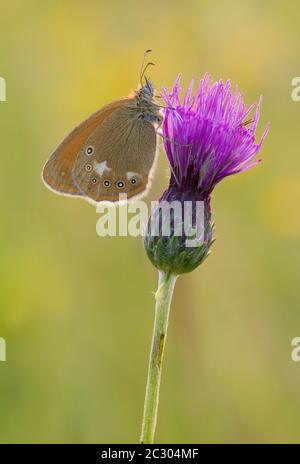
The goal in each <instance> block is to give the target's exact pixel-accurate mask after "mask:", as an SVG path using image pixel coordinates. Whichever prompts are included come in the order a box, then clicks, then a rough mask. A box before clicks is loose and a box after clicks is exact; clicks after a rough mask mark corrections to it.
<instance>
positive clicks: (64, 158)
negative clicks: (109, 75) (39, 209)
mask: <svg viewBox="0 0 300 464" xmlns="http://www.w3.org/2000/svg"><path fill="white" fill-rule="evenodd" d="M127 101H128V98H127V97H124V98H120V99H119V100H115V101H114V102H112V103H109V104H108V105H105V106H104V107H102V108H101V109H100V110H98V111H97V112H96V113H94V114H92V115H91V116H90V117H89V118H88V119H86V120H85V121H83V122H82V123H81V124H79V126H77V127H75V129H73V130H72V132H71V133H70V134H69V135H68V136H67V137H66V138H65V139H64V140H63V141H62V143H61V144H60V145H59V146H58V147H57V148H56V150H55V151H54V153H53V154H52V155H51V157H50V158H49V160H48V161H47V162H46V164H45V166H44V168H43V172H42V179H43V181H44V183H45V185H46V186H47V187H49V188H50V189H51V190H53V191H54V192H55V193H59V194H63V195H75V196H82V192H81V190H80V189H79V188H78V187H77V186H76V184H74V182H73V177H72V171H73V166H74V161H75V159H76V157H77V155H78V152H79V151H80V148H81V147H82V145H83V144H84V142H85V141H86V139H87V138H88V137H89V136H90V134H91V133H92V132H94V131H95V129H96V128H97V127H98V126H99V125H101V123H102V122H103V121H104V120H105V119H106V118H107V117H108V116H109V115H110V114H111V113H112V112H113V111H115V110H116V108H118V107H120V106H122V105H124V104H125V103H126V102H127Z"/></svg>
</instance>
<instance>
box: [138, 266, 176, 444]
mask: <svg viewBox="0 0 300 464" xmlns="http://www.w3.org/2000/svg"><path fill="white" fill-rule="evenodd" d="M176 278H177V276H176V275H174V274H166V273H164V272H161V271H160V272H159V280H158V290H157V292H156V294H155V299H156V306H155V321H154V329H153V337H152V345H151V352H150V359H149V367H148V378H147V386H146V396H145V403H144V415H143V424H142V433H141V443H147V444H148V443H153V441H154V434H155V427H156V418H157V409H158V402H159V387H160V379H161V368H162V360H163V353H164V347H165V342H166V336H167V329H168V322H169V314H170V305H171V300H172V294H173V290H174V286H175V282H176Z"/></svg>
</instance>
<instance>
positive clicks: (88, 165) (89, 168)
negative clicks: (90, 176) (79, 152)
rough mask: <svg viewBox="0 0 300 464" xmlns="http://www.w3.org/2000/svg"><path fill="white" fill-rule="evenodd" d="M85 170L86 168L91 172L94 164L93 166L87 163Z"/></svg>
mask: <svg viewBox="0 0 300 464" xmlns="http://www.w3.org/2000/svg"><path fill="white" fill-rule="evenodd" d="M85 170H86V171H87V172H90V171H91V170H92V166H91V165H90V164H86V165H85Z"/></svg>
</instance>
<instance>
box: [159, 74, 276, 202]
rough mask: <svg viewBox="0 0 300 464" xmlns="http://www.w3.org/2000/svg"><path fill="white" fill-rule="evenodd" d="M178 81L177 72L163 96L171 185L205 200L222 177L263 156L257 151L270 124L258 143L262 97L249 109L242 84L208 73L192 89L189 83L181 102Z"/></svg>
mask: <svg viewBox="0 0 300 464" xmlns="http://www.w3.org/2000/svg"><path fill="white" fill-rule="evenodd" d="M179 81H180V78H179V77H178V78H177V80H176V82H175V85H174V87H173V89H172V92H171V94H169V93H168V92H167V90H166V89H163V95H162V96H163V99H164V101H165V103H166V105H167V109H166V110H165V119H164V126H163V135H164V145H165V150H166V153H167V156H168V159H169V163H170V167H171V184H174V183H176V184H177V186H178V187H184V188H191V189H194V190H197V191H198V193H199V194H200V195H201V197H202V198H203V199H205V198H209V196H210V194H211V192H212V190H213V189H214V187H215V186H216V184H217V183H218V182H220V181H221V180H222V179H224V178H225V177H227V176H230V175H232V174H236V173H238V172H242V171H245V170H247V169H249V168H251V167H253V166H255V165H256V164H257V163H259V162H260V161H261V160H260V159H257V158H256V155H257V154H258V152H259V150H260V148H261V146H262V143H263V140H264V138H265V136H266V134H267V132H268V129H269V126H268V125H267V127H266V128H265V131H264V133H263V135H262V137H261V140H260V141H259V142H258V143H256V142H255V131H256V127H257V124H258V120H259V113H260V106H261V101H262V97H261V98H260V99H259V102H258V104H253V105H251V106H250V107H249V108H247V107H246V106H245V104H244V101H243V97H242V95H241V94H240V92H239V91H238V89H237V88H236V89H235V90H234V91H233V92H232V91H231V84H230V81H227V82H226V84H224V83H223V81H222V80H220V81H218V82H215V83H213V82H212V79H211V77H210V76H209V75H208V74H206V75H205V76H204V78H203V79H202V80H201V81H200V85H199V88H198V90H197V91H196V92H195V93H194V94H192V91H193V81H192V82H191V85H190V87H189V88H188V90H187V91H186V93H185V95H184V98H183V102H182V103H181V102H180V86H179ZM254 109H255V111H254V114H253V115H252V116H251V113H252V112H253V110H254Z"/></svg>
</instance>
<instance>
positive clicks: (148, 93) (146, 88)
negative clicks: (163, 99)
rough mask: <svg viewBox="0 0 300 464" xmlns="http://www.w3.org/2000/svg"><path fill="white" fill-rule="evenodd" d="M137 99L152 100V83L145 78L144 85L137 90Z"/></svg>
mask: <svg viewBox="0 0 300 464" xmlns="http://www.w3.org/2000/svg"><path fill="white" fill-rule="evenodd" d="M138 97H139V98H141V99H144V100H152V99H153V97H154V86H153V83H152V82H151V81H150V79H148V78H147V77H145V83H144V84H142V85H141V87H140V88H139V90H138Z"/></svg>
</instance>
